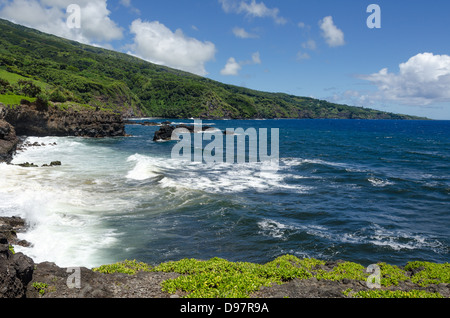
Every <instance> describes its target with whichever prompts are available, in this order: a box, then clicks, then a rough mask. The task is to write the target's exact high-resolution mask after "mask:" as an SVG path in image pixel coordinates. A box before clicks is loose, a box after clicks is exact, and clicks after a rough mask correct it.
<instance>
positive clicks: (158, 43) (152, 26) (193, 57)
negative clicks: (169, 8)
mask: <svg viewBox="0 0 450 318" xmlns="http://www.w3.org/2000/svg"><path fill="white" fill-rule="evenodd" d="M130 32H131V33H132V34H134V42H133V44H132V45H131V48H132V50H133V52H130V53H132V54H134V55H137V56H139V57H141V58H143V59H145V60H147V61H149V62H152V63H155V64H161V65H166V66H169V67H173V68H176V69H180V70H184V71H187V72H191V73H194V74H198V75H206V74H208V73H207V71H206V68H205V63H206V62H208V61H210V60H212V59H214V56H215V54H216V47H215V45H214V44H213V43H211V42H202V41H199V40H197V39H195V38H190V37H187V36H186V35H185V34H184V33H183V31H182V30H180V29H178V30H176V31H175V32H172V31H171V30H170V29H169V28H167V27H166V26H165V25H164V24H161V23H160V22H158V21H153V22H143V21H142V20H141V19H137V20H135V21H133V23H132V24H131V26H130Z"/></svg>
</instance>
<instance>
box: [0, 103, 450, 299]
mask: <svg viewBox="0 0 450 318" xmlns="http://www.w3.org/2000/svg"><path fill="white" fill-rule="evenodd" d="M0 110H1V107H0ZM19 113H20V114H21V116H17V118H19V117H20V118H31V119H27V120H29V122H33V121H34V122H35V123H38V124H39V125H41V124H42V122H40V121H39V120H38V119H39V118H41V119H42V118H44V119H46V122H49V118H54V120H53V121H55V120H56V121H57V122H59V123H60V125H63V126H64V127H66V126H67V125H66V123H72V124H73V125H75V126H78V127H87V126H88V125H93V123H92V121H89V122H88V121H86V118H89V116H91V115H92V113H87V114H86V116H87V117H85V116H76V114H72V115H71V116H69V120H67V117H65V116H59V117H58V115H56V116H57V117H52V116H49V117H47V115H48V114H47V115H46V114H39V112H37V111H36V110H33V109H31V110H28V111H27V109H26V108H25V109H24V108H21V109H20V111H19ZM24 114H31V115H30V116H29V117H27V116H26V115H24ZM97 115H98V114H97ZM22 116H24V117H22ZM109 116H110V114H109V115H108V116H106V117H105V118H118V117H109ZM1 118H2V117H1V116H0V119H1ZM76 118H78V119H77V120H74V119H76ZM108 120H109V119H108ZM124 123H125V122H124V120H123V119H122V118H121V117H120V119H117V121H112V122H111V124H112V125H114V124H118V125H119V127H124V126H122V125H124ZM8 124H9V123H8ZM43 125H44V127H45V124H43ZM70 125H71V124H69V126H70ZM94 125H95V123H94ZM11 127H12V129H10V132H11V135H15V127H14V126H12V125H11ZM56 127H58V125H56ZM89 128H90V129H91V130H92V129H94V128H93V126H89ZM86 129H87V128H86ZM102 129H103V132H105V131H106V132H108V131H112V132H116V131H120V129H119V130H115V129H112V130H110V129H108V128H106V129H105V127H102ZM13 130H14V134H12V132H13ZM55 131H56V130H53V131H52V132H47V133H46V132H44V135H47V136H48V135H51V134H52V133H55ZM70 131H71V132H70V133H71V134H72V133H76V132H77V131H79V130H76V129H72V130H70ZM85 131H87V132H89V129H88V130H85ZM21 132H23V131H21ZM30 132H31V130H30ZM31 134H34V133H32V132H31ZM62 134H68V131H66V132H62ZM92 134H93V133H92ZM100 135H101V133H100ZM118 135H119V136H125V130H124V129H123V130H122V132H120V133H119V134H118ZM13 137H14V136H13ZM79 137H92V136H89V134H87V135H84V136H83V135H80V136H79ZM93 137H96V136H93ZM97 137H98V136H97ZM105 137H115V135H108V134H107V133H106V134H105ZM16 138H17V143H16V144H15V147H14V151H15V149H16V148H17V146H18V145H19V144H20V138H18V137H16ZM13 140H15V139H14V138H13ZM11 158H12V156H11ZM26 230H27V225H26V220H23V219H20V218H17V217H11V218H0V245H1V247H0V279H1V284H0V285H1V286H3V288H2V289H1V291H0V298H2V297H4V298H181V297H185V296H188V292H186V291H184V290H179V289H177V290H176V291H175V292H173V293H169V292H167V291H163V288H162V284H163V283H164V282H165V281H168V280H174V279H176V278H178V277H180V276H184V275H185V274H182V273H179V272H176V271H171V272H162V271H138V272H137V273H136V274H133V275H128V274H124V273H121V272H114V273H111V274H105V273H101V272H98V271H95V270H93V269H88V268H79V273H80V278H81V281H80V288H70V287H69V286H68V284H67V282H68V279H69V278H70V277H71V273H72V272H70V269H66V268H60V267H58V266H57V265H56V264H54V263H49V262H44V263H38V264H36V263H34V261H33V260H32V259H31V258H29V257H28V256H26V255H24V254H22V253H17V254H14V253H13V252H12V251H11V250H10V248H9V246H10V245H12V246H14V245H21V244H24V245H26V244H30V243H29V242H25V241H20V240H18V239H17V233H20V232H21V231H26ZM22 246H23V245H22ZM343 262H344V261H335V262H324V263H323V264H321V265H320V266H319V267H317V268H314V270H315V271H317V272H318V271H323V272H326V273H331V272H333V271H335V270H336V269H337V268H338V267H339V264H342V263H343ZM113 267H114V266H113ZM422 271H423V270H416V271H408V272H405V273H406V274H405V275H408V276H409V277H413V276H415V275H420V273H421V272H422ZM224 274H225V272H223V275H224ZM221 275H222V274H221ZM39 286H40V287H39ZM44 286H45V287H44ZM349 290H351V291H352V292H347V293H346V291H349ZM383 290H385V291H391V292H395V291H401V292H405V293H406V294H408V293H412V292H413V291H423V292H425V293H427V295H429V296H432V295H436V293H438V295H440V296H442V297H445V298H450V284H449V282H448V281H447V280H445V282H442V283H439V284H429V285H427V286H420V285H419V284H416V283H413V282H411V281H410V280H404V281H401V282H399V284H398V285H395V286H388V287H386V288H383ZM368 291H370V288H368V287H367V285H366V282H365V281H362V280H357V279H353V278H345V277H342V278H340V279H338V280H323V279H318V277H317V276H313V277H310V278H307V279H301V278H298V277H292V278H291V279H289V280H287V281H285V282H284V283H283V284H278V283H273V284H272V286H270V287H261V288H260V289H258V290H257V291H254V292H252V293H249V295H248V297H249V298H286V297H289V298H352V297H353V295H354V293H357V292H368ZM421 295H422V294H421ZM412 296H414V294H413V295H412Z"/></svg>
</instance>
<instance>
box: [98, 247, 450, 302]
mask: <svg viewBox="0 0 450 318" xmlns="http://www.w3.org/2000/svg"><path fill="white" fill-rule="evenodd" d="M320 265H325V262H324V261H321V260H316V259H299V258H297V257H295V256H292V255H284V256H281V257H279V258H277V259H275V260H274V261H272V262H269V263H267V264H254V263H248V262H229V261H227V260H224V259H221V258H212V259H210V260H207V261H200V260H196V259H183V260H180V261H176V262H166V263H163V264H160V265H158V266H155V267H151V266H150V265H147V264H145V263H139V262H137V261H136V260H134V261H125V262H120V263H116V264H111V265H103V266H100V267H98V268H95V269H94V271H98V272H101V273H106V274H111V273H116V272H119V273H125V274H130V275H134V274H136V273H137V272H138V271H147V272H166V273H178V274H180V276H179V277H177V278H175V279H169V280H166V281H164V282H163V283H162V286H161V287H162V290H163V291H166V292H168V293H170V294H174V293H176V292H177V291H181V292H182V293H183V294H185V295H186V296H185V297H186V298H247V297H249V296H250V295H251V294H252V293H253V292H255V291H257V290H259V289H260V288H261V287H263V286H270V285H272V284H284V283H286V282H289V281H291V280H293V279H308V278H312V277H315V278H316V279H318V280H331V281H340V280H343V279H351V280H357V281H361V282H364V283H365V282H366V280H367V278H368V277H369V273H367V272H366V271H365V268H364V267H363V266H362V265H360V264H357V263H353V262H343V263H340V264H338V265H337V266H335V267H334V269H333V270H332V271H326V270H324V269H322V268H321V266H320ZM378 266H379V267H380V270H381V285H382V286H383V287H390V286H396V285H398V284H399V282H401V281H406V280H411V281H412V282H414V283H417V284H419V285H420V286H423V287H425V286H428V285H429V284H439V283H450V267H449V266H450V265H449V264H448V263H446V264H435V263H428V262H410V263H408V265H407V266H406V267H405V269H401V268H399V267H397V266H392V265H388V264H386V263H379V264H378ZM411 270H415V271H417V272H416V273H415V274H414V275H413V276H412V277H410V276H408V274H407V271H411ZM343 293H344V294H345V295H347V296H351V297H354V298H439V297H442V296H441V295H439V294H437V293H427V292H425V291H420V290H414V291H408V292H407V291H388V290H383V289H380V290H368V291H361V292H358V293H352V291H351V290H346V291H343Z"/></svg>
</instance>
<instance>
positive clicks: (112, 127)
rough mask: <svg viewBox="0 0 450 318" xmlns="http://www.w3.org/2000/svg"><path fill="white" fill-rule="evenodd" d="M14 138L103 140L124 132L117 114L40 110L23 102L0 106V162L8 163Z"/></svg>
mask: <svg viewBox="0 0 450 318" xmlns="http://www.w3.org/2000/svg"><path fill="white" fill-rule="evenodd" d="M18 136H27V137H31V136H34V137H46V136H58V137H66V136H74V137H89V138H103V137H121V136H126V133H125V122H124V119H123V117H122V115H121V114H116V113H111V112H103V111H94V110H73V109H68V110H62V109H59V108H57V107H53V106H49V107H40V105H37V104H36V103H29V102H26V101H24V103H22V104H21V105H17V106H13V107H6V106H4V105H3V104H0V162H10V161H11V160H12V157H13V155H14V153H15V151H16V149H17V147H18V144H19V142H20V138H19V137H18Z"/></svg>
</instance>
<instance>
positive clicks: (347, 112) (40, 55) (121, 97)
mask: <svg viewBox="0 0 450 318" xmlns="http://www.w3.org/2000/svg"><path fill="white" fill-rule="evenodd" d="M24 97H25V98H28V99H29V100H30V99H33V98H34V99H36V98H40V99H44V100H49V101H50V102H53V103H55V104H56V105H58V106H59V107H61V108H68V107H91V108H100V109H108V110H113V111H119V112H122V113H124V114H125V115H127V116H130V115H136V116H153V117H165V118H190V117H200V118H243V119H245V118H359V119H415V117H413V116H406V115H397V114H391V113H385V112H381V111H377V110H371V109H366V108H361V107H351V106H347V105H338V104H333V103H329V102H326V101H321V100H316V99H312V98H307V97H299V96H292V95H288V94H282V93H266V92H260V91H255V90H250V89H247V88H242V87H237V86H232V85H226V84H222V83H219V82H216V81H213V80H210V79H207V78H204V77H200V76H196V75H193V74H190V73H186V72H183V71H179V70H175V69H171V68H168V67H164V66H160V65H155V64H152V63H149V62H146V61H143V60H141V59H138V58H136V57H133V56H130V55H126V54H123V53H118V52H114V51H110V50H105V49H101V48H97V47H92V46H87V45H83V44H80V43H77V42H74V41H70V40H66V39H62V38H58V37H56V36H52V35H48V34H44V33H41V32H39V31H36V30H33V29H29V28H26V27H23V26H19V25H15V24H13V23H11V22H8V21H5V20H1V19H0V102H3V103H4V104H8V103H11V101H12V102H14V101H17V100H19V101H20V99H22V98H24Z"/></svg>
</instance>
